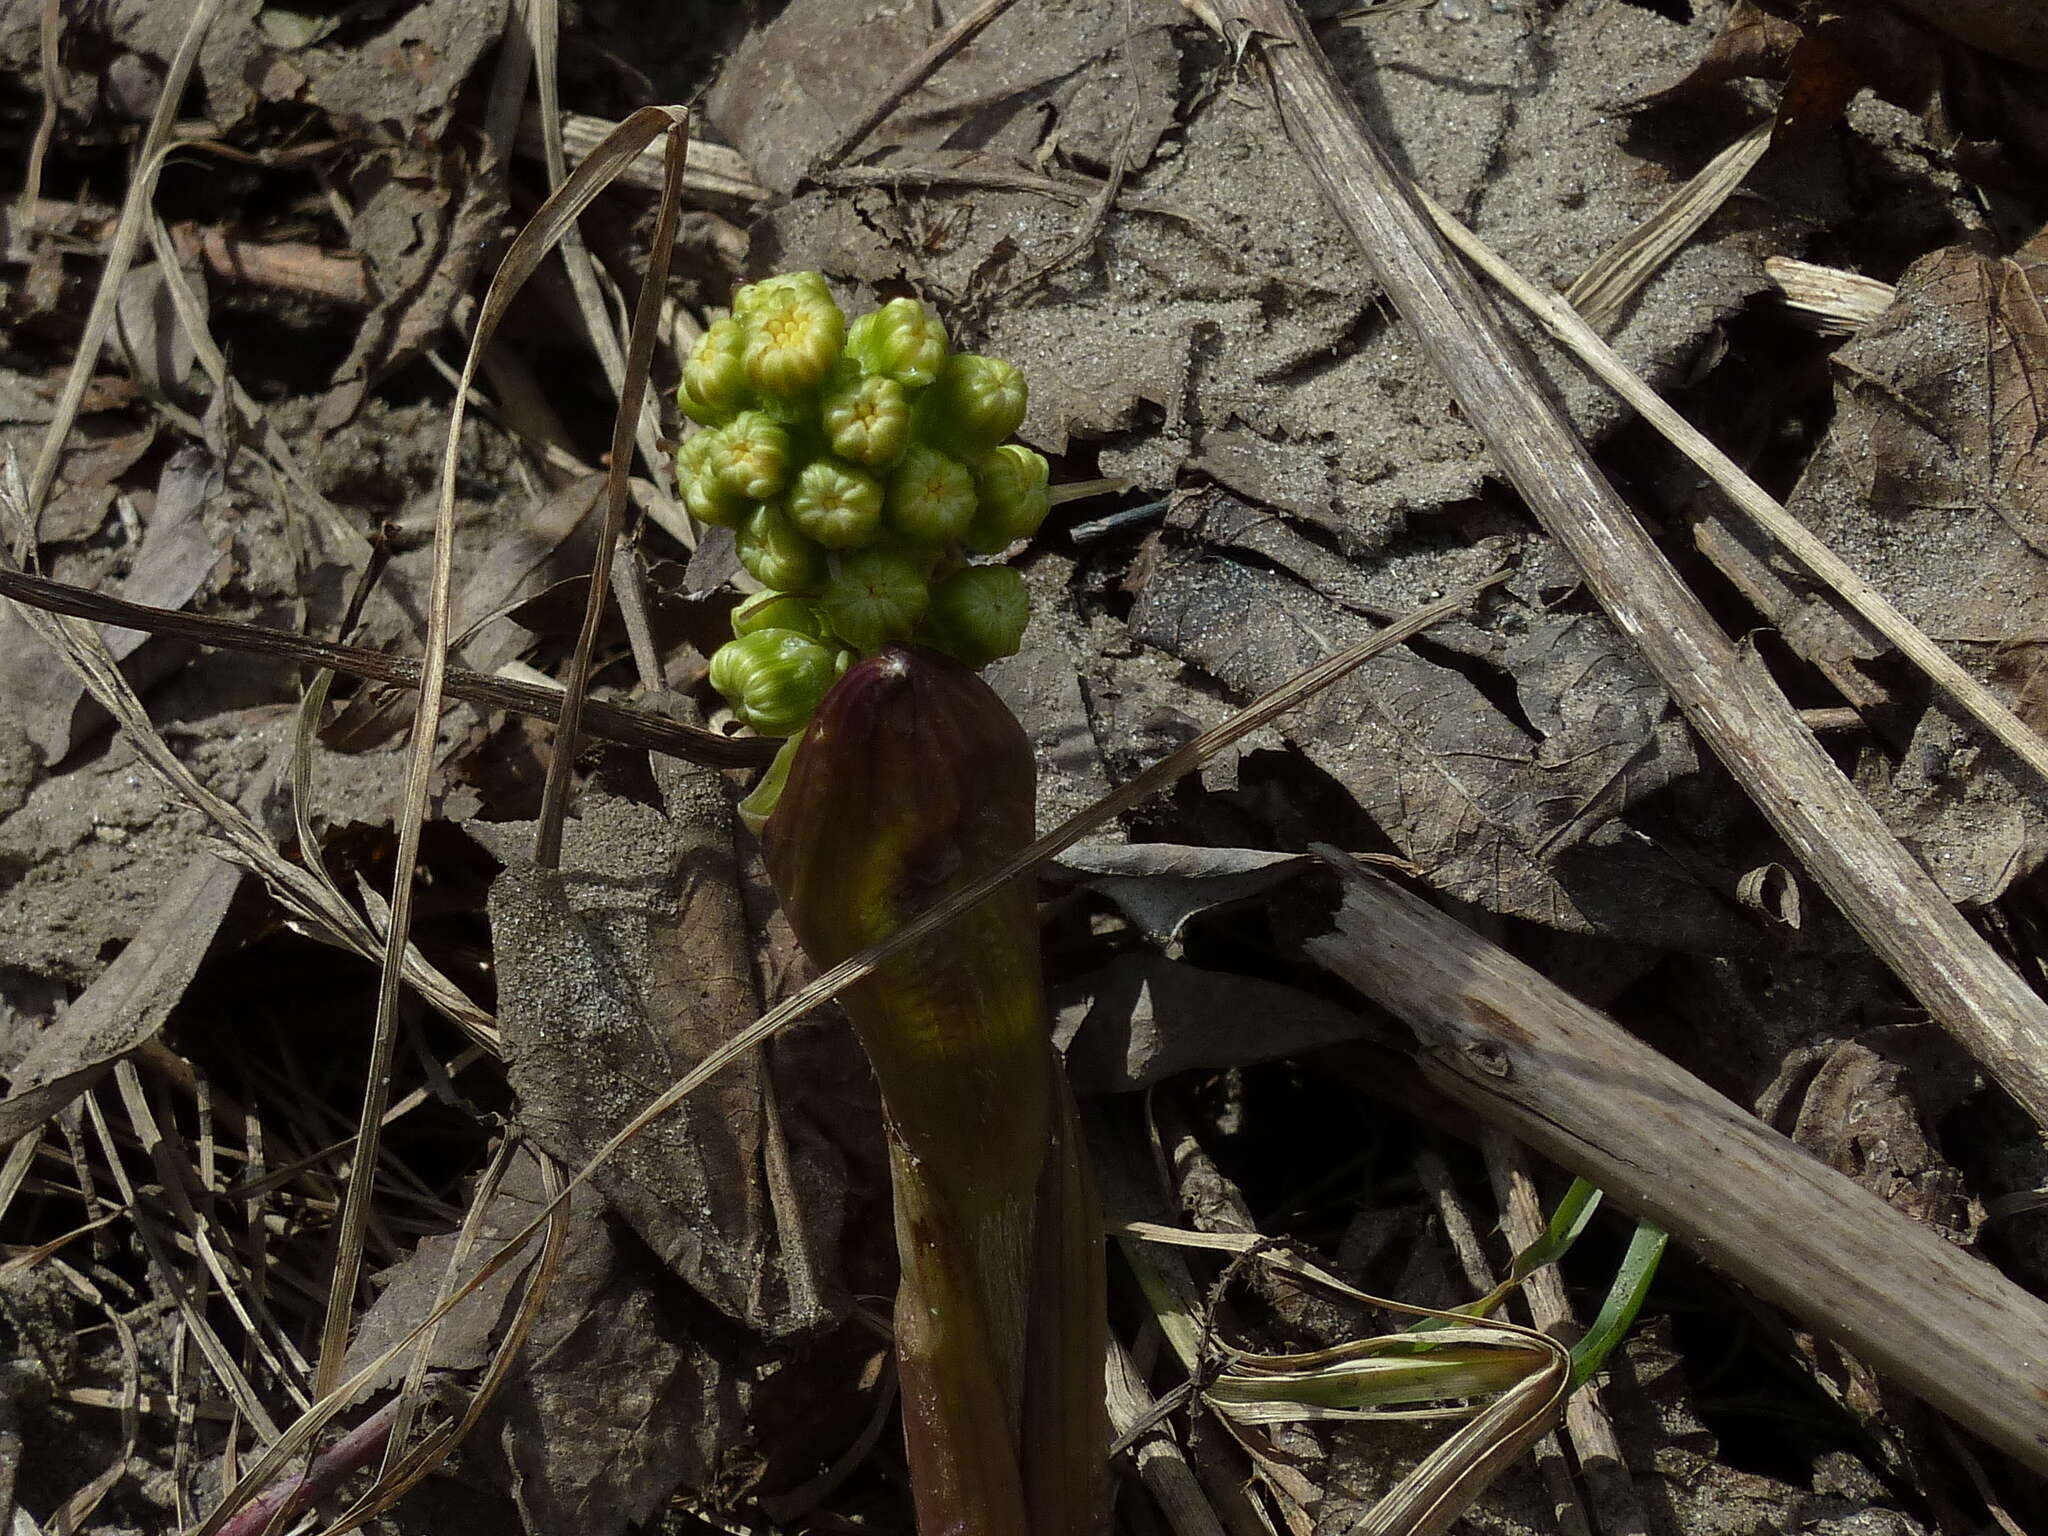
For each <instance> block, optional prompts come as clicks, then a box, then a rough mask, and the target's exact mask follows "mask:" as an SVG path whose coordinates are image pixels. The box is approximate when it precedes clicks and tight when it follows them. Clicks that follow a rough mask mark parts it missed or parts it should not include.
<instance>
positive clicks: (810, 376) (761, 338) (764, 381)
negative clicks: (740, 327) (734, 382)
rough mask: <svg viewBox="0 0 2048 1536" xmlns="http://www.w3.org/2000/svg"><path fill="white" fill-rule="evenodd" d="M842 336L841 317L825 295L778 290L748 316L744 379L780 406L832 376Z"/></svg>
mask: <svg viewBox="0 0 2048 1536" xmlns="http://www.w3.org/2000/svg"><path fill="white" fill-rule="evenodd" d="M845 336H846V317H845V315H843V314H841V313H840V310H839V306H838V305H837V304H834V303H833V302H832V299H831V297H830V296H829V295H827V296H826V297H823V298H819V297H817V296H816V295H812V294H807V293H804V292H802V291H801V290H799V289H797V288H780V289H777V290H776V291H775V292H773V293H770V294H769V295H767V296H766V297H765V298H763V299H762V300H761V301H760V302H759V303H758V304H757V305H756V306H755V307H754V309H753V311H752V312H751V313H750V314H749V315H748V316H747V354H746V360H747V379H748V381H749V382H750V383H751V384H752V385H753V386H754V388H755V389H757V390H759V391H760V392H761V393H762V394H764V395H772V396H774V397H776V398H778V399H780V400H783V401H790V400H793V399H794V397H796V396H798V395H802V394H805V393H807V392H809V391H810V390H814V389H816V388H817V387H818V386H819V385H820V384H822V383H823V382H824V381H825V380H826V379H827V378H829V377H830V376H831V373H832V365H833V364H834V363H836V362H838V361H839V347H840V343H841V342H842V341H844V340H845Z"/></svg>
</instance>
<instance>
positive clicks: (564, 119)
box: [519, 112, 769, 203]
mask: <svg viewBox="0 0 2048 1536" xmlns="http://www.w3.org/2000/svg"><path fill="white" fill-rule="evenodd" d="M554 120H555V121H556V122H557V123H559V124H560V131H561V140H562V153H563V156H564V157H565V159H567V160H579V161H580V160H581V159H582V158H583V157H584V156H585V155H587V154H589V153H590V150H591V146H592V145H594V144H597V143H599V142H601V141H602V140H603V138H604V136H605V135H606V134H608V133H610V132H611V131H612V130H613V129H614V128H616V127H618V124H617V123H614V122H611V121H610V120H609V119H606V118H602V117H592V116H590V115H589V114H588V113H585V112H563V113H559V114H557V116H556V117H555V119H554ZM545 144H546V134H545V132H544V130H543V128H542V126H541V122H540V118H539V114H538V113H536V114H535V115H533V116H531V117H529V118H527V119H526V121H525V122H523V123H522V124H520V128H519V146H520V148H521V149H528V150H532V151H536V152H539V153H541V154H545V153H546V152H547V151H546V148H545ZM619 180H620V181H621V182H622V183H623V184H625V185H627V186H631V187H637V188H638V189H639V190H640V191H642V192H659V191H660V190H661V189H662V188H663V187H664V186H666V185H667V184H668V172H667V170H666V169H664V167H663V163H662V157H661V156H659V155H657V154H655V153H654V152H653V151H652V150H649V151H647V152H646V153H644V154H642V155H641V156H640V158H639V159H638V160H636V161H634V162H633V163H632V164H631V165H630V166H628V167H627V168H626V169H625V170H624V171H622V172H620V174H619ZM683 190H684V191H686V192H689V193H691V194H692V195H694V196H696V197H719V198H727V199H730V200H731V201H733V202H737V203H761V202H766V201H767V200H768V197H769V192H768V189H767V188H766V187H764V186H762V185H761V183H760V182H759V181H757V180H756V179H755V178H754V169H753V167H752V166H750V165H748V164H747V160H746V157H745V156H744V155H742V154H741V153H740V152H739V151H738V150H735V149H728V148H726V147H725V146H724V145H723V144H713V143H710V142H709V141H707V140H704V139H692V140H690V157H689V164H688V166H687V167H686V168H685V170H684V172H683Z"/></svg>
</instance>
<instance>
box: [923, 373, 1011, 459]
mask: <svg viewBox="0 0 2048 1536" xmlns="http://www.w3.org/2000/svg"><path fill="white" fill-rule="evenodd" d="M1027 403H1028V393H1027V391H1026V390H1025V387H1024V375H1023V374H1021V373H1019V372H1018V371H1017V369H1016V366H1015V365H1014V364H1011V363H1006V362H1004V361H1003V360H1002V359H1001V358H999V357H981V356H978V355H976V354H975V353H972V352H961V353H957V354H955V355H954V356H953V357H951V358H949V359H948V360H947V362H946V369H945V372H943V373H941V374H940V375H939V381H938V383H936V384H934V385H933V386H932V388H931V391H930V392H929V393H928V394H927V395H926V396H925V398H924V400H923V402H922V404H923V405H924V407H925V409H926V411H927V412H928V414H929V416H930V420H931V427H932V431H933V433H934V435H935V436H937V437H939V438H940V439H941V440H944V441H948V442H950V443H951V444H952V445H953V446H954V447H955V448H956V449H957V450H958V451H960V452H961V453H963V454H968V455H979V454H983V453H987V452H988V451H989V449H991V448H993V447H995V445H996V444H997V443H1000V442H1001V441H1002V440H1003V439H1004V438H1006V437H1008V436H1009V435H1010V434H1011V433H1012V432H1014V431H1016V430H1017V428H1018V427H1020V426H1022V425H1023V423H1024V409H1025V406H1026V404H1027Z"/></svg>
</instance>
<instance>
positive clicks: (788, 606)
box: [732, 591, 825, 640]
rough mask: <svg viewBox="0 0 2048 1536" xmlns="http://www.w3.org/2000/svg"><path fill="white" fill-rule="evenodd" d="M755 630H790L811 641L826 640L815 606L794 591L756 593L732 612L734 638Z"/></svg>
mask: <svg viewBox="0 0 2048 1536" xmlns="http://www.w3.org/2000/svg"><path fill="white" fill-rule="evenodd" d="M757 629H793V630H795V631H796V632H797V633H798V634H800V635H809V636H810V637H811V638H812V639H813V640H822V639H824V638H825V617H824V615H823V614H821V613H819V612H818V605H817V604H816V603H814V602H812V601H811V600H810V599H809V598H808V597H799V596H797V594H796V593H794V592H773V591H770V592H756V593H755V594H754V595H753V596H752V597H750V598H748V599H747V600H746V601H745V602H743V603H741V604H740V605H739V606H738V607H737V608H735V609H733V611H732V632H733V634H734V636H735V637H737V636H740V635H750V634H752V633H753V632H754V631H755V630H757Z"/></svg>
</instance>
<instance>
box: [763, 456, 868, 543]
mask: <svg viewBox="0 0 2048 1536" xmlns="http://www.w3.org/2000/svg"><path fill="white" fill-rule="evenodd" d="M784 507H785V509H786V510H787V511H788V513H789V520H790V521H791V522H792V523H795V524H796V526H797V529H798V531H799V532H801V533H803V534H806V535H807V536H809V537H810V538H813V539H816V540H817V541H818V542H819V543H820V544H822V545H824V546H825V547H826V548H827V549H852V548H854V547H856V546H857V545H861V544H865V543H868V542H869V541H870V540H871V539H873V538H874V536H875V532H876V530H877V529H879V528H880V527H881V526H882V482H881V481H879V480H877V479H876V478H875V477H874V476H873V475H871V474H869V473H868V472H867V471H866V470H864V469H855V468H854V467H853V466H852V465H851V464H842V463H840V462H839V461H838V460H837V459H813V460H812V461H811V462H810V463H808V464H806V465H805V466H804V467H803V472H802V473H801V474H799V475H798V476H797V477H796V484H795V485H794V486H792V487H791V488H790V492H789V499H788V501H786V502H785V503H784Z"/></svg>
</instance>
